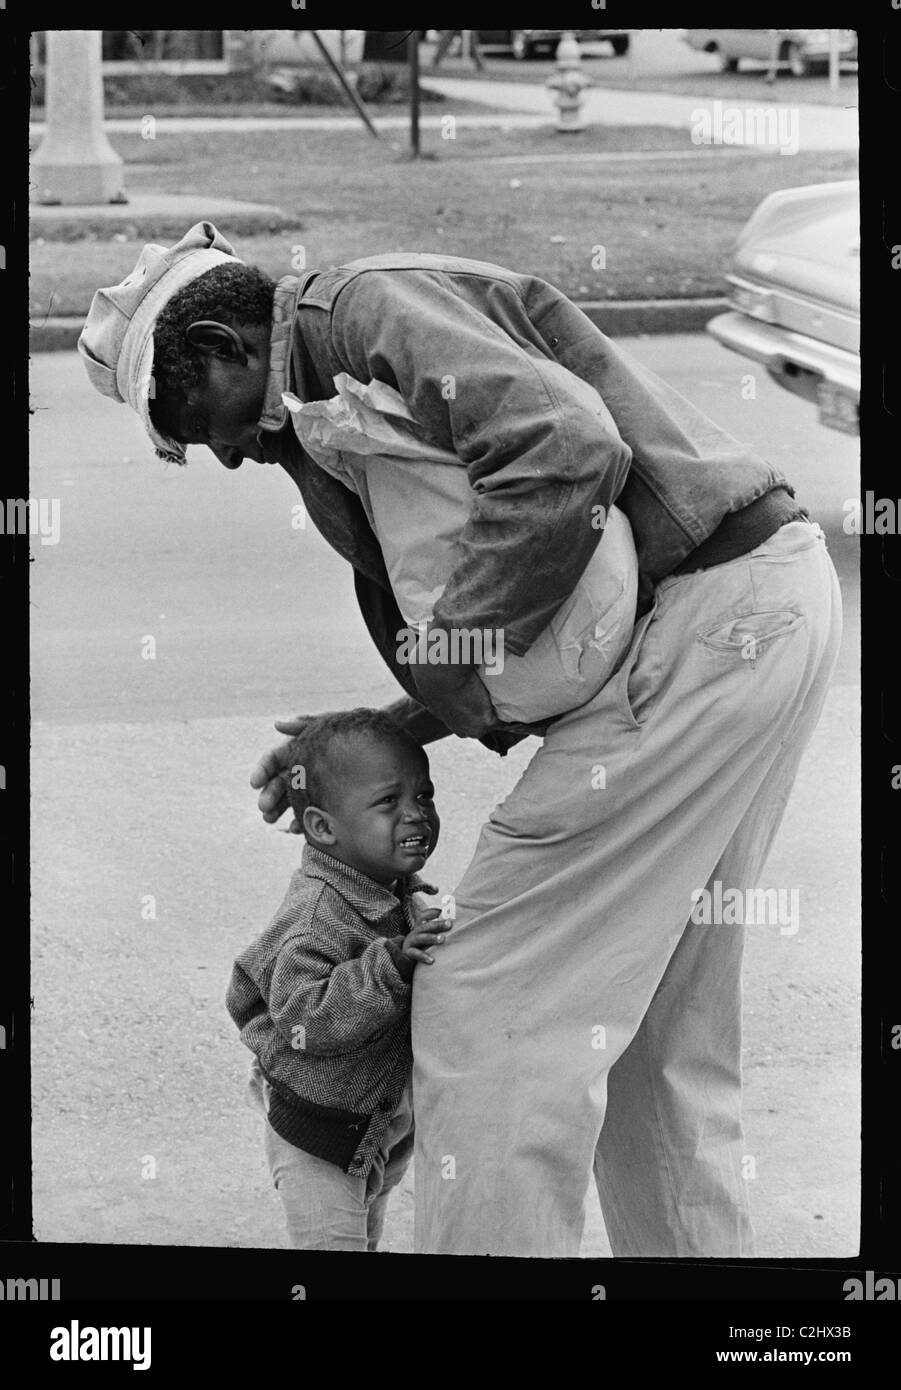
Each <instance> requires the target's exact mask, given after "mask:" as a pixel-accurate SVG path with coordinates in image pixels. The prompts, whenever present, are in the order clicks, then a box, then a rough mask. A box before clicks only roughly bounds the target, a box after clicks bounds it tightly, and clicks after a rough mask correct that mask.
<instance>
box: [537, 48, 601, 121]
mask: <svg viewBox="0 0 901 1390" xmlns="http://www.w3.org/2000/svg"><path fill="white" fill-rule="evenodd" d="M546 85H547V86H548V87H550V89H551V91H552V92H553V93H554V101H555V102H556V104H557V129H558V130H584V129H585V122H584V121H583V120H582V100H583V97H582V93H583V92H584V91H585V88H586V87H590V86H591V79H590V78H588V77H586V76H585V74H584V72H583V71H582V50H581V49H580V47H579V41H578V39H577V38H576V36H575V34H574V33H573V32H572V30H570V29H567V30H566V31H565V33H564V34H563V37H562V38H561V40H560V42H559V43H558V44H557V71H556V72H555V73H554V74H553V76H552V77H549V78H548V80H547V84H546Z"/></svg>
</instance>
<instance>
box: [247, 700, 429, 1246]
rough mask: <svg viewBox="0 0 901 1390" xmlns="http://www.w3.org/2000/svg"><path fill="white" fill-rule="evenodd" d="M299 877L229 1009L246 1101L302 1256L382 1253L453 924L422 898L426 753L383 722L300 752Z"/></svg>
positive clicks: (406, 1157) (353, 726) (369, 722)
mask: <svg viewBox="0 0 901 1390" xmlns="http://www.w3.org/2000/svg"><path fill="white" fill-rule="evenodd" d="M292 753H293V755H294V756H293V757H292V765H291V788H292V790H291V793H290V796H291V804H292V808H293V810H294V814H295V815H296V816H297V818H298V820H300V821H301V823H302V825H303V831H304V835H305V838H306V844H305V846H304V850H303V856H302V860H301V867H300V868H299V869H298V870H297V871H296V872H295V874H294V875H293V877H292V879H291V883H290V886H289V888H288V892H287V895H286V897H285V899H284V901H283V903H282V905H281V907H280V908H279V911H278V912H277V913H276V916H275V918H274V919H273V921H272V923H271V925H270V926H269V928H268V929H267V930H266V931H265V932H264V933H263V934H262V936H260V937H258V938H257V940H256V941H254V943H253V944H252V945H251V946H250V947H249V948H248V949H247V950H246V951H244V952H243V954H242V955H240V956H239V957H238V959H237V961H236V962H235V967H234V971H233V973H232V978H231V983H230V985H229V989H228V994H227V998H226V1004H227V1007H228V1011H229V1013H230V1014H231V1016H232V1018H233V1019H234V1021H235V1023H236V1024H237V1026H238V1028H239V1029H240V1030H241V1041H242V1042H243V1043H245V1044H246V1046H247V1047H249V1048H250V1050H251V1051H252V1052H253V1053H254V1062H253V1064H252V1071H251V1083H250V1088H251V1099H252V1101H253V1103H254V1104H256V1105H257V1106H258V1107H259V1108H260V1109H261V1110H262V1111H263V1113H264V1114H265V1116H266V1120H267V1123H266V1141H265V1142H266V1154H267V1158H268V1161H269V1167H270V1171H271V1173H272V1178H273V1182H274V1183H275V1186H276V1188H277V1190H278V1193H279V1196H280V1198H281V1201H282V1206H283V1208H284V1213H285V1219H286V1223H287V1228H288V1237H289V1241H290V1244H291V1246H292V1247H293V1248H294V1249H299V1250H370V1251H372V1250H375V1249H377V1246H378V1239H379V1235H380V1234H381V1228H382V1225H383V1222H384V1217H385V1209H386V1206H387V1198H388V1193H389V1192H390V1190H391V1188H392V1187H394V1186H396V1185H397V1183H398V1182H400V1180H401V1178H402V1177H403V1175H404V1172H405V1171H406V1169H407V1167H408V1165H409V1162H410V1158H411V1156H412V1152H413V1113H412V1105H411V1100H410V1079H411V1073H412V1063H413V1057H412V1052H411V1049H410V995H411V980H412V977H413V971H414V969H415V967H416V965H417V963H420V962H424V963H426V964H429V965H431V964H433V963H434V957H433V956H432V955H430V954H429V950H430V948H431V947H433V946H434V945H437V944H439V943H440V942H442V941H443V940H444V933H445V932H446V931H447V930H448V928H449V925H450V924H449V923H447V922H445V921H443V920H438V919H439V918H440V917H441V914H440V912H439V910H438V909H437V908H424V907H421V906H419V905H418V904H417V903H416V900H415V899H414V898H413V896H412V895H413V894H414V893H416V892H425V893H435V892H437V889H436V888H434V887H432V886H431V885H430V884H426V883H423V882H422V881H421V880H420V879H418V878H417V876H416V871H417V870H418V869H421V868H422V866H423V865H424V864H425V861H426V859H427V858H428V856H429V855H430V854H431V853H432V851H433V850H434V848H435V844H436V842H437V839H438V831H439V820H438V815H437V812H436V810H435V803H434V800H433V798H434V787H433V786H432V782H431V780H430V777H429V762H428V758H427V757H426V755H425V753H424V751H423V749H422V748H421V746H420V745H419V744H418V743H416V742H415V741H414V740H413V739H412V738H411V737H410V736H409V734H407V733H405V732H404V731H403V730H402V729H401V728H400V727H399V726H398V725H397V724H395V723H394V721H393V720H392V719H391V718H390V717H389V716H388V715H386V714H385V713H383V712H382V711H381V710H369V709H357V710H351V711H349V712H347V713H342V714H334V715H324V716H322V717H320V718H317V719H313V720H311V721H310V723H309V724H308V725H307V726H306V728H305V729H304V731H303V733H301V734H300V735H299V736H298V738H297V739H296V740H295V747H294V749H293V750H292Z"/></svg>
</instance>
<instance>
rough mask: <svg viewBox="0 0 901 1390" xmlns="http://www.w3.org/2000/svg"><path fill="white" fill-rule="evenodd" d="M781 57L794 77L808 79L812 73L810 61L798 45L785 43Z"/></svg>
mask: <svg viewBox="0 0 901 1390" xmlns="http://www.w3.org/2000/svg"><path fill="white" fill-rule="evenodd" d="M779 57H780V59H781V61H782V62H783V63H785V65H786V67H787V68H788V70H789V72H790V73H791V75H792V77H806V76H807V74H808V73H809V72H810V61H809V59H807V58H805V56H804V54H803V53H802V52H801V49H800V48H799V46H798V45H797V44H796V43H784V44H783V45H782V50H781V52H780V54H779Z"/></svg>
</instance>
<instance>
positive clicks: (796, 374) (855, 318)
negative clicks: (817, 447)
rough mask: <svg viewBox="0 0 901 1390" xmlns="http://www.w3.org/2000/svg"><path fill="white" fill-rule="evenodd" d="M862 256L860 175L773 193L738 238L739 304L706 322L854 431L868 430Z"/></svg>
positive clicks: (733, 272)
mask: <svg viewBox="0 0 901 1390" xmlns="http://www.w3.org/2000/svg"><path fill="white" fill-rule="evenodd" d="M859 265H860V221H859V187H858V184H857V181H856V180H848V181H845V182H842V183H817V184H810V185H808V186H807V187H805V188H785V189H782V190H781V191H780V192H778V193H771V194H770V195H769V197H767V198H764V200H763V202H762V203H761V204H760V206H759V207H758V208H757V210H756V211H755V212H754V213H753V215H752V216H751V219H750V221H749V222H748V223H747V224H746V225H745V227H744V228H743V229H742V231H741V234H740V235H739V238H738V241H737V243H736V246H735V250H734V253H733V257H732V261H731V267H730V273H729V274H728V275H727V277H726V279H727V280H728V282H729V285H730V287H731V288H730V294H729V301H730V304H731V305H732V306H733V308H732V309H731V310H730V311H729V312H728V313H725V314H720V315H718V316H717V317H716V318H715V319H712V320H711V321H710V322H709V323H708V325H707V330H708V332H709V333H712V334H713V336H714V338H716V339H717V341H718V342H720V343H722V344H723V346H724V347H727V348H731V349H732V351H733V352H739V353H741V354H742V355H743V356H744V357H750V358H751V359H752V360H753V361H755V362H762V363H763V365H764V366H765V367H766V370H767V371H768V372H769V374H770V376H771V377H772V378H773V380H774V381H777V382H778V383H779V385H780V386H784V387H785V388H786V390H788V391H792V392H794V394H795V395H798V396H803V397H804V399H805V400H809V401H812V402H814V403H815V404H816V405H817V406H818V407H819V412H820V421H821V423H822V424H824V425H829V426H830V427H831V428H833V429H838V430H844V431H845V432H846V433H848V434H857V433H858V431H859V423H858V420H859V402H860V276H859Z"/></svg>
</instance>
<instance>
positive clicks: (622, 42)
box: [610, 34, 629, 58]
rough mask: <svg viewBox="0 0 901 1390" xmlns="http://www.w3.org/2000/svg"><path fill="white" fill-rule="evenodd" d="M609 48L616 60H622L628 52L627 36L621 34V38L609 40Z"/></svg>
mask: <svg viewBox="0 0 901 1390" xmlns="http://www.w3.org/2000/svg"><path fill="white" fill-rule="evenodd" d="M610 47H611V48H612V49H613V52H614V53H615V55H616V57H617V58H622V57H623V56H624V55H625V54H626V53H628V52H629V35H628V34H623V35H622V37H621V38H618V39H611V40H610Z"/></svg>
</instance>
